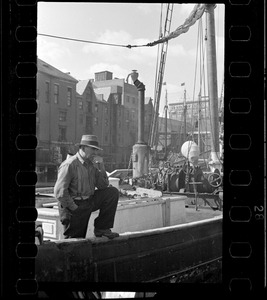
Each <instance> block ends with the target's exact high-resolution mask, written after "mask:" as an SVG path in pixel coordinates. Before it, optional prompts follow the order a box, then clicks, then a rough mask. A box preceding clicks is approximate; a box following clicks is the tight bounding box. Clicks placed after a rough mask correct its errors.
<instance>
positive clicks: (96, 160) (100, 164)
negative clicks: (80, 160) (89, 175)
mask: <svg viewBox="0 0 267 300" xmlns="http://www.w3.org/2000/svg"><path fill="white" fill-rule="evenodd" d="M92 163H93V164H94V166H95V167H96V168H97V169H99V170H101V171H105V167H104V160H103V157H101V156H98V155H95V156H93V158H92Z"/></svg>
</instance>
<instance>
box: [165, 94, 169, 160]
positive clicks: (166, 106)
mask: <svg viewBox="0 0 267 300" xmlns="http://www.w3.org/2000/svg"><path fill="white" fill-rule="evenodd" d="M165 100H166V102H165V159H166V158H167V134H168V128H167V127H168V119H167V112H168V98H167V89H166V94H165Z"/></svg>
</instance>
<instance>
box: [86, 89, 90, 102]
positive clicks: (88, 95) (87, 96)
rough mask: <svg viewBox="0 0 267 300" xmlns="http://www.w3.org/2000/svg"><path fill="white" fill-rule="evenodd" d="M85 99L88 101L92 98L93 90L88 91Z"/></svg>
mask: <svg viewBox="0 0 267 300" xmlns="http://www.w3.org/2000/svg"><path fill="white" fill-rule="evenodd" d="M85 99H86V101H90V100H91V91H88V92H87V93H86V96H85Z"/></svg>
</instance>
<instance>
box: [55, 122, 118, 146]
mask: <svg viewBox="0 0 267 300" xmlns="http://www.w3.org/2000/svg"><path fill="white" fill-rule="evenodd" d="M58 129H59V137H58V140H59V141H61V142H64V141H67V127H65V126H59V127H58ZM104 140H105V142H108V141H109V135H108V134H105V135H104ZM117 141H118V143H122V142H123V139H122V137H121V134H118V135H117Z"/></svg>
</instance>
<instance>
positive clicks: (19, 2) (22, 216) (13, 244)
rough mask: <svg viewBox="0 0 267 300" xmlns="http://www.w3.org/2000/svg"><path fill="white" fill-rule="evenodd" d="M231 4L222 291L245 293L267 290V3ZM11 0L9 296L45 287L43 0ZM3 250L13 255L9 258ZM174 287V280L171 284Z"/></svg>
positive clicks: (6, 151) (6, 214)
mask: <svg viewBox="0 0 267 300" xmlns="http://www.w3.org/2000/svg"><path fill="white" fill-rule="evenodd" d="M218 2H220V1H218ZM224 3H225V5H226V15H225V41H226V54H225V104H224V105H225V129H224V143H225V148H224V157H225V164H224V189H225V192H224V221H223V232H224V234H223V236H224V237H223V246H224V252H223V269H222V272H223V291H224V292H225V293H226V294H234V293H236V292H237V293H238V294H239V295H240V293H241V292H242V293H243V292H244V291H245V292H247V293H254V292H255V291H258V290H262V289H263V287H264V285H265V284H266V277H265V273H266V269H265V256H264V250H266V244H265V243H266V242H265V239H264V233H265V226H264V224H265V222H266V221H265V220H266V212H265V203H264V195H265V194H264V186H265V185H264V180H265V178H266V173H264V169H265V168H264V162H265V161H264V153H265V152H264V151H265V150H264V147H263V144H262V143H263V135H264V130H263V124H264V122H263V121H264V104H263V99H264V91H263V86H264V76H263V73H264V70H263V68H264V67H263V49H264V45H263V11H264V3H263V2H260V1H256V0H254V1H252V0H242V1H234V0H229V1H227V2H224ZM8 4H9V7H8V10H9V15H8V21H9V26H10V28H9V29H10V35H9V38H8V45H9V46H8V59H9V64H8V65H9V76H8V81H7V86H8V99H9V102H8V104H7V103H5V104H3V108H4V110H6V111H5V114H6V115H4V116H3V119H2V123H3V125H4V126H3V127H2V128H3V139H2V142H3V141H4V142H6V144H5V145H4V144H3V145H2V147H4V148H2V158H3V159H5V156H6V155H7V157H9V160H8V161H5V162H4V164H3V165H4V167H5V168H6V170H7V173H5V174H4V173H3V172H2V187H1V189H3V190H5V194H4V195H5V196H6V199H5V203H4V204H3V206H2V208H4V209H3V210H2V211H1V214H2V215H1V219H2V223H5V225H6V224H8V226H6V227H4V231H3V235H2V237H1V242H4V243H6V246H4V250H3V251H2V253H1V255H2V257H1V259H2V261H3V266H4V272H5V274H4V276H5V278H8V279H5V278H4V280H3V283H4V284H5V283H6V284H7V288H8V290H9V294H10V292H11V291H13V288H14V287H15V289H14V296H17V295H22V296H25V295H26V296H27V297H28V296H30V295H32V296H36V294H37V292H38V283H37V282H36V280H35V270H34V257H35V256H36V255H37V251H38V249H37V246H36V245H35V220H36V218H37V213H36V209H35V183H36V181H37V178H36V174H35V148H36V146H37V140H36V137H35V126H36V125H35V124H36V119H35V117H36V115H35V112H36V101H35V96H36V74H37V68H36V46H37V40H36V37H37V31H36V25H37V0H16V1H14V0H13V1H10V2H9V3H8ZM7 118H8V119H7ZM264 138H265V135H264ZM264 145H266V140H265V139H264ZM265 149H266V148H265ZM3 177H5V178H3ZM3 182H4V183H5V182H6V184H3ZM1 225H2V224H1ZM3 254H8V258H9V259H7V260H3V257H4V256H3ZM2 276H3V272H2ZM9 279H11V280H10V281H9ZM1 280H2V279H1ZM173 288H174V287H171V288H170V286H168V289H170V290H172V289H173ZM219 290H220V289H218V291H219Z"/></svg>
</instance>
